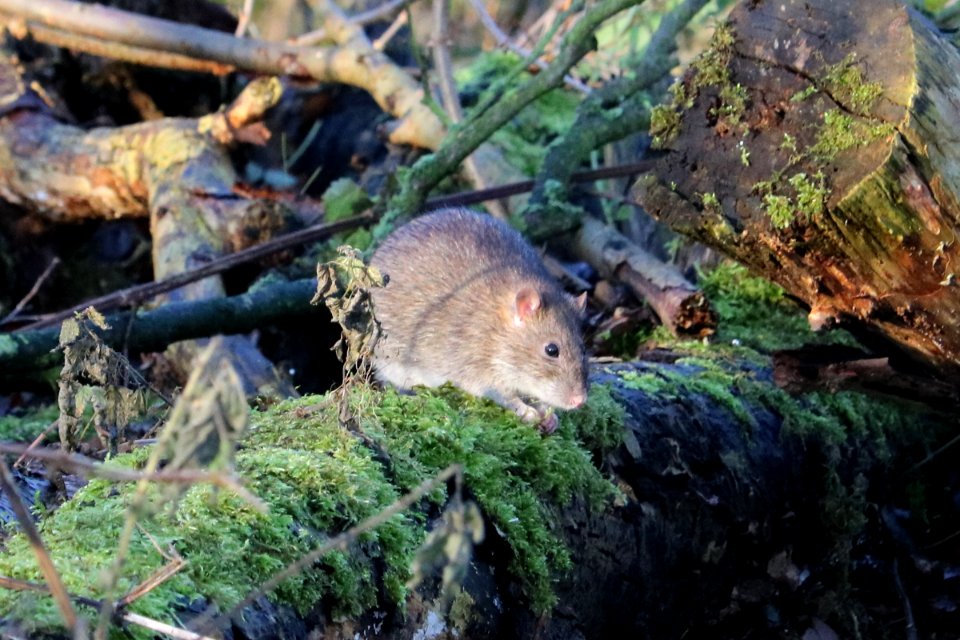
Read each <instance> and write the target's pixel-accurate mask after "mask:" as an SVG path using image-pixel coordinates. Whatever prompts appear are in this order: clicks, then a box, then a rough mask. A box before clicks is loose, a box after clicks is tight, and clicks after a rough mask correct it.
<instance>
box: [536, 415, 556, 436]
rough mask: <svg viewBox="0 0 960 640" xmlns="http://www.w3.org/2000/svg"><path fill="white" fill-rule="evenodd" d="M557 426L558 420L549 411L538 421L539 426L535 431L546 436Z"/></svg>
mask: <svg viewBox="0 0 960 640" xmlns="http://www.w3.org/2000/svg"><path fill="white" fill-rule="evenodd" d="M558 426H560V420H559V419H558V418H557V414H555V413H554V412H552V411H550V412H548V413H547V414H546V415H544V416H543V417H542V418H541V419H540V424H538V425H537V429H539V430H540V433H542V434H543V435H545V436H548V435H550V434H551V433H553V432H554V431H556V430H557V427H558Z"/></svg>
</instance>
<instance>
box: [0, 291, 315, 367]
mask: <svg viewBox="0 0 960 640" xmlns="http://www.w3.org/2000/svg"><path fill="white" fill-rule="evenodd" d="M316 284H317V283H316V280H315V279H313V278H305V279H303V280H295V281H292V282H282V283H275V284H271V285H264V286H261V287H258V288H257V289H255V290H253V291H249V292H247V293H245V294H242V295H239V296H232V297H227V298H214V299H209V300H196V301H191V302H172V303H169V304H167V305H164V306H163V307H160V308H159V309H154V310H153V311H143V312H140V313H137V314H131V313H119V314H115V315H110V316H107V322H108V323H109V324H110V327H111V329H110V330H109V331H107V332H105V333H104V334H103V340H104V342H106V344H108V345H110V346H111V347H113V348H115V349H125V350H128V351H135V352H142V351H160V350H162V349H164V348H165V347H166V346H167V345H169V344H171V343H173V342H177V341H179V340H189V339H193V338H204V337H208V336H211V335H215V334H218V333H222V334H232V333H244V332H248V331H252V330H253V329H255V328H257V327H260V326H263V325H264V324H267V323H270V322H274V321H276V320H279V319H281V318H287V317H292V316H298V315H306V314H312V313H318V312H319V311H318V308H317V307H313V306H311V305H310V298H311V297H313V294H314V292H315V291H316ZM321 313H322V312H321ZM59 335H60V329H59V327H55V328H49V329H39V330H36V331H24V332H21V333H8V334H3V335H0V370H2V371H3V376H0V380H2V379H3V377H6V376H14V375H17V373H18V372H23V371H36V370H40V369H45V368H49V367H53V366H56V365H57V364H58V363H59V362H60V360H62V356H61V355H60V354H59V353H58V352H52V350H53V349H55V348H56V347H57V344H58V338H59Z"/></svg>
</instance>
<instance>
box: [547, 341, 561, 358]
mask: <svg viewBox="0 0 960 640" xmlns="http://www.w3.org/2000/svg"><path fill="white" fill-rule="evenodd" d="M543 352H544V353H545V354H547V355H548V356H550V357H551V358H557V357H559V356H560V347H558V346H557V345H556V344H554V343H553V342H550V343H547V346H545V347H544V348H543Z"/></svg>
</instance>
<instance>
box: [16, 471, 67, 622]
mask: <svg viewBox="0 0 960 640" xmlns="http://www.w3.org/2000/svg"><path fill="white" fill-rule="evenodd" d="M0 488H2V489H3V492H4V493H5V494H6V495H7V501H8V502H9V503H10V507H11V508H12V509H13V513H14V514H15V515H16V516H17V522H19V523H20V528H21V529H23V533H24V534H25V535H26V536H27V540H29V541H30V548H31V549H33V553H34V555H36V556H37V564H39V565H40V571H41V572H43V577H44V579H45V580H46V581H47V584H48V585H49V587H50V593H51V595H53V599H54V600H55V601H56V603H57V606H58V607H59V608H60V615H61V616H63V621H64V623H65V624H66V626H67V629H73V628H75V627H76V626H77V612H76V611H74V610H73V604H72V603H71V602H70V595H69V594H68V593H67V589H66V587H64V586H63V581H62V580H60V574H59V573H58V572H57V568H56V567H55V566H54V564H53V560H51V559H50V554H48V553H47V549H46V548H45V547H44V546H43V540H42V539H41V538H40V532H39V531H37V526H36V525H35V524H34V523H33V518H31V517H30V511H29V510H28V509H27V507H26V505H24V504H23V500H21V499H20V492H19V491H18V490H17V485H16V483H15V482H14V480H13V474H12V473H10V467H8V466H7V461H6V459H4V457H3V456H0Z"/></svg>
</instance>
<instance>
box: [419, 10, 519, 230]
mask: <svg viewBox="0 0 960 640" xmlns="http://www.w3.org/2000/svg"><path fill="white" fill-rule="evenodd" d="M449 1H450V0H433V66H434V67H435V68H436V70H437V83H438V84H439V86H440V96H441V98H442V99H443V108H444V109H445V110H446V112H447V115H448V116H450V120H451V121H452V122H453V123H454V124H456V123H459V122H462V121H463V108H462V107H461V106H460V96H459V94H458V93H457V83H456V81H455V80H454V78H453V63H452V62H451V61H450V48H449V46H448V45H449V42H450V25H449V22H450V20H449V13H450V11H449V8H450V5H449ZM463 169H464V172H465V173H466V174H467V178H468V179H469V180H470V184H472V185H473V186H474V187H476V188H478V189H484V188H486V187H488V186H489V184H490V182H489V180H487V178H486V176H484V174H483V172H482V171H481V170H480V167H479V166H478V163H477V156H476V154H471V155H469V156H467V157H466V159H464V161H463ZM487 209H489V211H490V213H491V214H492V215H493V216H494V217H496V218H500V219H501V220H506V219H507V215H508V212H507V209H506V207H504V206H503V205H502V204H501V203H500V202H499V201H497V200H491V201H490V202H489V203H488V204H487Z"/></svg>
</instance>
